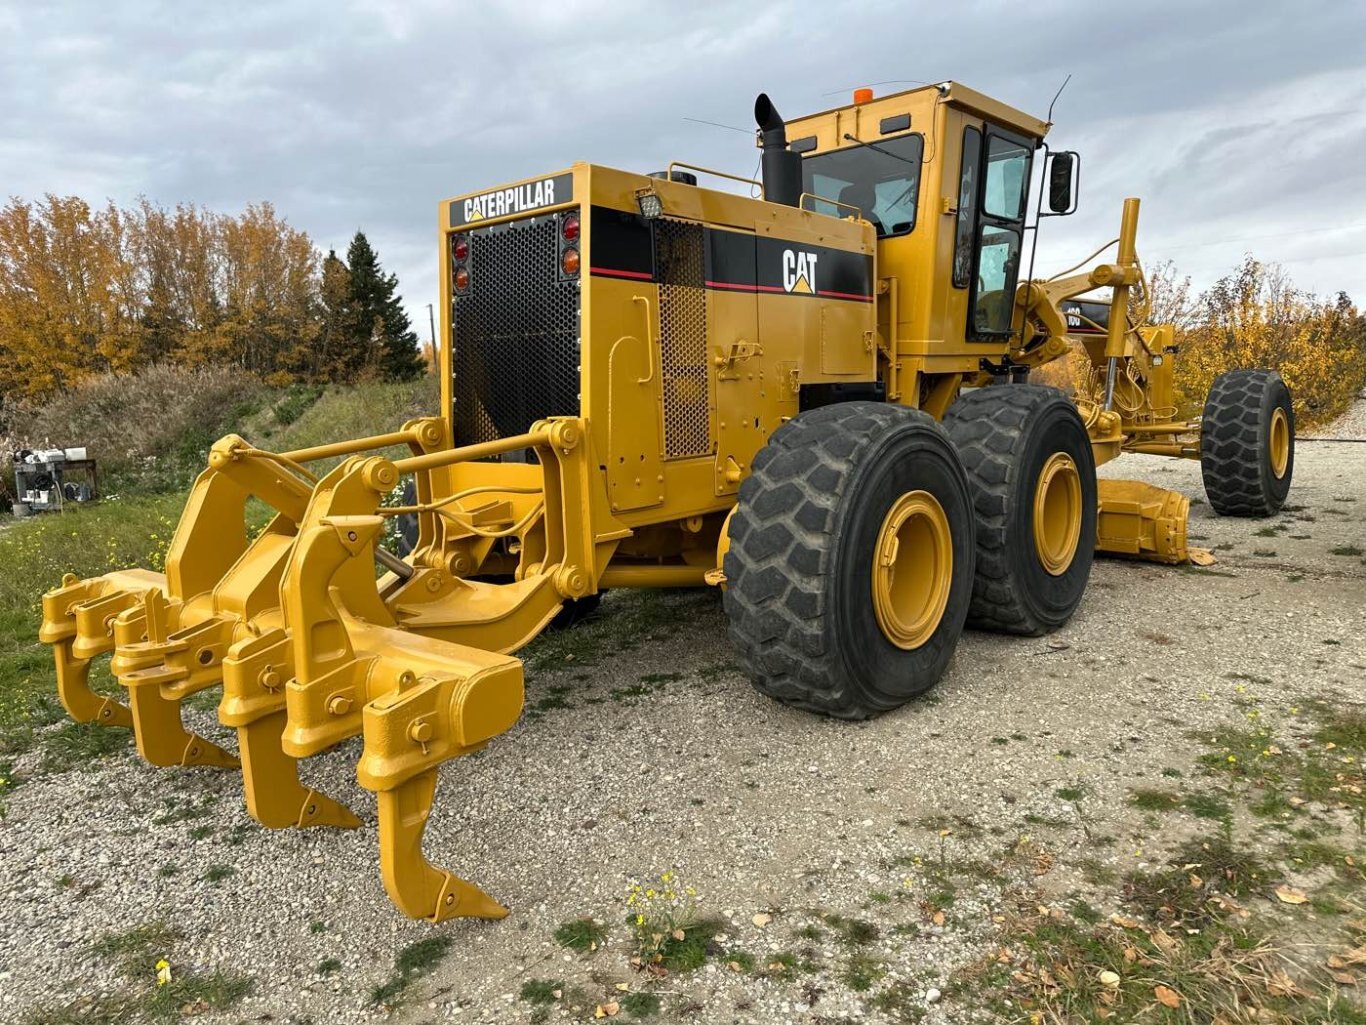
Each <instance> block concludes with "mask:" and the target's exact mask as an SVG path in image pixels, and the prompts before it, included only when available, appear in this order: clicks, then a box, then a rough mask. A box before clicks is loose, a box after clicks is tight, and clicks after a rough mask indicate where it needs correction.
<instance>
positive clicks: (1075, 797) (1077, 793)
mask: <svg viewBox="0 0 1366 1025" xmlns="http://www.w3.org/2000/svg"><path fill="white" fill-rule="evenodd" d="M1087 792H1088V788H1087V787H1086V786H1085V785H1081V786H1067V787H1058V789H1057V790H1054V791H1053V796H1054V797H1056V798H1058V799H1059V800H1062V801H1071V802H1072V803H1073V804H1075V803H1076V802H1078V801H1080V800H1081V799H1082V798H1083V797H1085V796H1086V794H1087Z"/></svg>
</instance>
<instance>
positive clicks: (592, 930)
mask: <svg viewBox="0 0 1366 1025" xmlns="http://www.w3.org/2000/svg"><path fill="white" fill-rule="evenodd" d="M606 939H607V929H606V928H605V927H604V926H603V925H602V923H601V922H597V921H594V920H593V919H591V918H576V919H574V920H573V921H570V922H565V923H564V924H563V925H561V926H560V927H559V928H558V929H556V930H555V942H556V943H558V944H559V945H560V946H562V947H567V948H568V949H570V950H577V951H579V952H580V953H582V954H587V953H589V952H590V951H594V950H597V949H598V948H599V947H600V946H602V944H603V941H604V940H606Z"/></svg>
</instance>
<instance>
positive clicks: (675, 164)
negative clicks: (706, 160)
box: [669, 160, 764, 199]
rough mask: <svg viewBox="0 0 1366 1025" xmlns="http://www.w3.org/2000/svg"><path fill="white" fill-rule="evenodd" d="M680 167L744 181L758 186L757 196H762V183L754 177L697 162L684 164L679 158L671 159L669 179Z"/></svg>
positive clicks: (671, 178)
mask: <svg viewBox="0 0 1366 1025" xmlns="http://www.w3.org/2000/svg"><path fill="white" fill-rule="evenodd" d="M675 167H681V168H683V169H684V170H685V171H701V172H702V173H703V174H710V175H714V176H715V177H717V178H729V179H730V180H731V181H737V182H744V183H745V184H746V185H757V186H759V198H760V199H762V198H763V196H764V183H763V182H761V181H758V180H757V179H755V178H746V177H744V176H743V175H738V174H731V173H730V172H729V171H714V170H712V169H711V168H710V167H699V166H698V165H697V164H685V163H684V162H683V161H681V160H674V161H671V162H670V164H669V180H670V181H672V180H673V174H674V168H675Z"/></svg>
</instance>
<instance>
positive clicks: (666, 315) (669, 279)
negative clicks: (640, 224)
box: [654, 218, 712, 459]
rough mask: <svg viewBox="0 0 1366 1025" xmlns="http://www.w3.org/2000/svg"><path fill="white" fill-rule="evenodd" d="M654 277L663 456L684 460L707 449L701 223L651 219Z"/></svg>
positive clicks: (709, 435)
mask: <svg viewBox="0 0 1366 1025" xmlns="http://www.w3.org/2000/svg"><path fill="white" fill-rule="evenodd" d="M654 233H655V235H654V243H655V273H656V274H657V275H658V277H659V356H660V368H661V371H662V372H661V374H660V386H661V387H662V388H663V391H664V455H665V458H666V459H685V458H688V457H690V456H705V455H710V454H711V451H712V431H711V408H710V407H711V403H710V398H709V394H708V388H709V383H710V382H709V376H710V375H709V373H708V370H707V291H706V288H705V287H704V286H705V284H706V268H705V258H704V256H703V251H702V239H703V236H702V225H700V224H692V223H689V222H687V221H672V220H668V219H667V218H664V219H660V220H657V221H655V222H654Z"/></svg>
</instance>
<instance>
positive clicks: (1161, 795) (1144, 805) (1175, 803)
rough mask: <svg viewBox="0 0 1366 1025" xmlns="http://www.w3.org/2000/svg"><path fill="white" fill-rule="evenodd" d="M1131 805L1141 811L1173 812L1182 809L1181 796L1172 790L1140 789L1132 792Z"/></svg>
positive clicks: (1130, 795)
mask: <svg viewBox="0 0 1366 1025" xmlns="http://www.w3.org/2000/svg"><path fill="white" fill-rule="evenodd" d="M1129 803H1130V804H1131V805H1133V806H1134V807H1135V808H1137V809H1139V810H1140V811H1172V810H1174V809H1176V808H1179V807H1181V795H1180V794H1176V793H1173V792H1172V791H1170V790H1154V789H1149V788H1139V789H1137V790H1134V791H1132V792H1130V794H1129Z"/></svg>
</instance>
